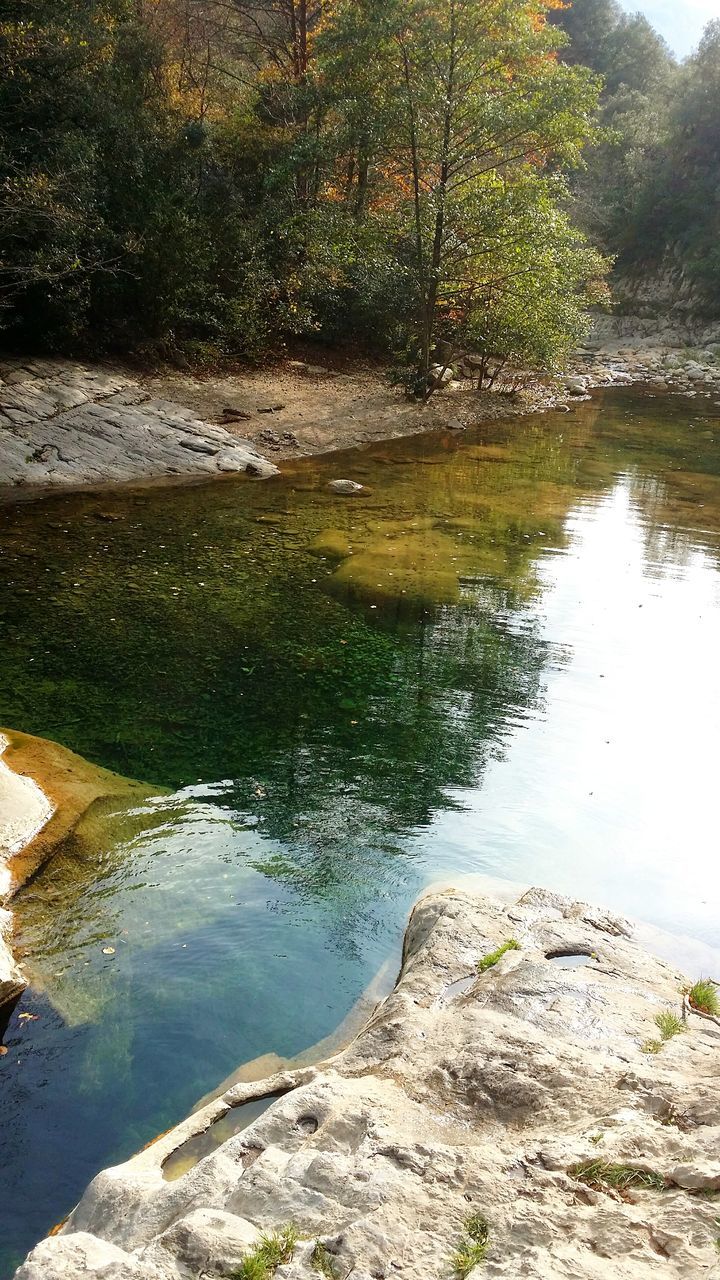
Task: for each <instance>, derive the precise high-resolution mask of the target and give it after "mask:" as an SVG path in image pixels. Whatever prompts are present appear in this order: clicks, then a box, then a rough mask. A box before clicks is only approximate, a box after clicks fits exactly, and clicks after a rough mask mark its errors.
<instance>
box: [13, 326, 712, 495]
mask: <svg viewBox="0 0 720 1280" xmlns="http://www.w3.org/2000/svg"><path fill="white" fill-rule="evenodd" d="M620 328H621V326H620ZM679 343H680V338H679V337H677V335H676V336H673V335H672V334H666V333H664V332H663V333H662V334H660V335H657V334H655V335H652V334H651V335H645V334H635V335H634V336H631V337H628V336H627V335H623V334H622V333H620V332H619V327H618V326H617V325H616V326H615V327H614V328H613V327H609V326H608V325H607V324H605V323H604V321H603V322H602V323H601V322H600V321H598V322H597V323H596V329H595V331H594V332H593V334H592V335H591V337H590V339H589V340H588V344H587V345H586V346H585V347H584V348H582V349H580V350H579V351H578V353H576V355H575V357H574V358H573V360H572V361H571V362H570V364H569V366H568V370H567V372H566V373H565V374H564V375H563V376H560V377H557V376H550V375H547V376H537V375H527V374H523V373H522V372H520V371H517V370H503V371H502V373H501V374H499V375H498V377H497V379H496V381H495V383H494V385H493V387H492V389H491V390H485V391H483V392H481V393H478V391H477V390H476V389H475V386H474V378H475V376H476V369H475V366H474V365H473V359H475V364H477V358H473V357H470V356H465V357H460V358H459V359H458V360H456V361H455V362H454V365H453V368H452V370H451V371H448V372H447V375H446V385H445V386H444V387H443V390H442V392H441V393H439V394H437V395H435V396H433V398H432V399H431V400H430V402H429V403H428V404H427V405H422V404H418V403H417V402H415V401H410V400H408V399H407V397H406V396H404V395H403V393H402V392H401V391H400V390H399V389H398V388H394V387H392V386H391V385H390V383H389V380H388V376H387V371H386V370H385V369H384V368H382V367H380V366H377V365H371V364H369V363H367V362H363V361H361V360H357V359H351V358H349V357H346V356H339V355H337V354H335V355H333V354H332V353H326V355H325V359H326V363H325V364H324V365H319V364H313V363H310V362H307V361H304V360H290V359H287V360H284V361H282V362H280V363H278V364H277V365H275V366H273V367H272V368H269V369H264V370H247V369H243V370H241V371H225V372H218V373H215V374H212V375H203V376H200V375H195V374H192V373H189V372H188V373H184V372H178V371H160V372H155V373H153V372H150V371H145V372H144V373H137V372H130V371H128V370H127V369H123V368H119V367H96V366H90V365H86V364H82V363H79V362H76V361H68V360H34V361H29V362H25V363H22V362H21V361H19V360H7V359H6V360H4V361H0V496H2V495H3V494H4V496H5V497H6V498H7V497H13V496H17V494H18V493H19V492H22V491H29V492H33V491H35V492H43V491H44V490H45V489H48V488H57V487H59V486H81V485H89V486H94V487H101V486H103V485H106V484H117V483H122V482H140V481H148V480H158V479H161V478H175V479H182V478H185V479H191V478H193V477H203V476H205V477H207V476H212V475H220V474H225V473H233V472H234V473H237V472H248V473H250V474H252V475H256V476H263V477H267V476H271V475H274V474H276V472H277V469H278V467H277V464H278V462H282V460H283V459H287V458H294V457H302V456H304V455H309V454H316V453H324V452H327V451H329V450H334V449H346V448H351V447H355V446H358V445H363V444H367V443H369V442H372V441H378V440H386V439H391V438H393V437H396V436H401V435H409V434H414V433H418V432H423V431H431V430H462V429H463V428H464V427H467V426H471V425H474V424H476V423H479V422H483V421H487V420H490V419H493V418H508V417H513V416H516V415H520V414H523V415H524V414H529V413H539V412H546V411H547V410H550V409H558V408H559V409H562V410H565V411H569V410H571V409H572V404H573V400H574V399H577V398H578V397H582V396H585V395H588V394H590V393H591V392H592V391H593V390H594V389H596V388H601V387H608V386H616V385H624V384H629V383H633V382H647V383H650V384H652V385H653V386H655V387H657V389H658V390H671V391H677V392H680V393H683V394H687V395H690V396H694V395H699V394H706V395H708V396H717V397H720V345H719V344H718V343H715V344H714V345H713V344H712V343H710V344H709V345H705V346H700V347H694V348H688V347H684V346H680V345H679Z"/></svg>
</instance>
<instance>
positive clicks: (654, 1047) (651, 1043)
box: [641, 1040, 663, 1053]
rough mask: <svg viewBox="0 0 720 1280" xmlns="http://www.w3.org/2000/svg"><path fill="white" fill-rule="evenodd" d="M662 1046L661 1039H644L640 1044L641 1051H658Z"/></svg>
mask: <svg viewBox="0 0 720 1280" xmlns="http://www.w3.org/2000/svg"><path fill="white" fill-rule="evenodd" d="M662 1047H663V1042H662V1040H645V1041H644V1042H643V1044H642V1046H641V1048H642V1052H643V1053H659V1052H660V1050H661V1049H662Z"/></svg>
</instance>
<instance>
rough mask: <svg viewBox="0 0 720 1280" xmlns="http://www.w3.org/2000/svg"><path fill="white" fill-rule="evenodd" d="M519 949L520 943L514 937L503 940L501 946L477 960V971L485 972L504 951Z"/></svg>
mask: <svg viewBox="0 0 720 1280" xmlns="http://www.w3.org/2000/svg"><path fill="white" fill-rule="evenodd" d="M519 950H520V943H519V942H516V941H515V938H508V940H507V942H503V944H502V946H501V947H498V948H497V950H496V951H491V952H490V953H489V955H486V956H483V957H482V959H481V960H478V965H477V971H478V973H485V972H486V970H488V969H492V967H493V965H494V964H497V962H498V960H499V959H500V958H501V957H502V956H504V955H505V952H506V951H519Z"/></svg>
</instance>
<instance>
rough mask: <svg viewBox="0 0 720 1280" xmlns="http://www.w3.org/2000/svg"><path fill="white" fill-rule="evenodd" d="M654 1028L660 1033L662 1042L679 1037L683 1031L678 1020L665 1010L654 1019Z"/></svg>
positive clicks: (683, 1028)
mask: <svg viewBox="0 0 720 1280" xmlns="http://www.w3.org/2000/svg"><path fill="white" fill-rule="evenodd" d="M655 1026H656V1027H657V1028H658V1031H659V1032H660V1036H661V1038H662V1039H663V1040H672V1038H673V1036H679V1035H681V1033H682V1032H683V1031H684V1030H685V1027H684V1026H683V1024H682V1022H681V1021H680V1019H679V1018H676V1017H675V1014H674V1013H671V1012H670V1010H669V1009H665V1010H664V1011H663V1013H658V1014H657V1016H656V1018H655Z"/></svg>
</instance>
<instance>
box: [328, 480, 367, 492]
mask: <svg viewBox="0 0 720 1280" xmlns="http://www.w3.org/2000/svg"><path fill="white" fill-rule="evenodd" d="M327 487H328V489H329V490H330V492H331V493H342V494H346V495H347V496H350V495H351V494H353V493H362V491H363V486H362V485H361V484H357V482H356V481H355V480H330V481H328V485H327Z"/></svg>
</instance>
